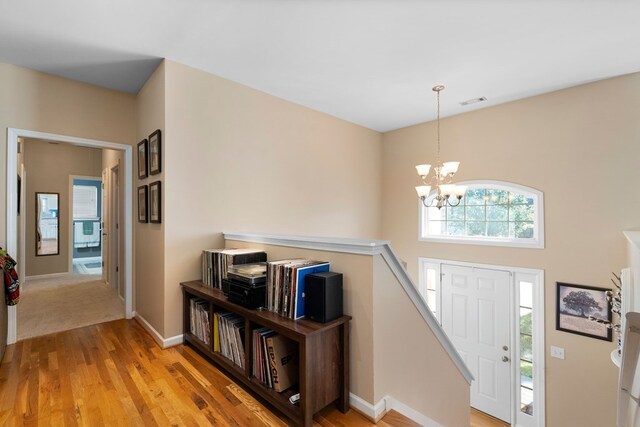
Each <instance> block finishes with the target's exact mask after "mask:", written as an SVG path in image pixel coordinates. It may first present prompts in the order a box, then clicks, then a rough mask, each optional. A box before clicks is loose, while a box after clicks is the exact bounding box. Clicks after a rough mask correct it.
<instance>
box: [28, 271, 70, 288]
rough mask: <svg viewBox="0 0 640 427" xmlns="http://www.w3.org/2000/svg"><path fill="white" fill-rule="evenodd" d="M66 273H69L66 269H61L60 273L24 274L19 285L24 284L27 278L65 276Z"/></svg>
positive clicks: (37, 278)
mask: <svg viewBox="0 0 640 427" xmlns="http://www.w3.org/2000/svg"><path fill="white" fill-rule="evenodd" d="M68 274H69V272H68V271H63V272H61V273H48V274H37V275H35V276H25V277H24V280H23V281H22V284H21V285H20V286H22V285H24V284H25V282H26V281H27V280H39V279H53V278H55V277H61V276H66V275H68Z"/></svg>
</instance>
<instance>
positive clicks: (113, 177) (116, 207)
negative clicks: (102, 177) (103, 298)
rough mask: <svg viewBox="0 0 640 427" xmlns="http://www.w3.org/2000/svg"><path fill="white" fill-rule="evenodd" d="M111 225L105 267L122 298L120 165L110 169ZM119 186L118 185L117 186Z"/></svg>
mask: <svg viewBox="0 0 640 427" xmlns="http://www.w3.org/2000/svg"><path fill="white" fill-rule="evenodd" d="M108 182H109V195H108V200H109V206H108V209H109V212H108V218H109V224H108V226H107V230H108V231H109V233H110V236H109V237H110V239H109V248H108V249H109V254H108V255H107V259H109V265H108V266H105V267H107V268H108V269H109V273H108V274H107V276H108V277H111V279H112V281H113V283H111V285H112V287H114V288H115V289H116V292H118V296H119V297H120V298H122V296H121V292H120V287H121V286H122V284H121V280H120V271H119V270H120V267H119V266H120V226H119V222H120V163H119V162H118V164H117V165H116V166H113V167H112V168H110V169H109V178H108ZM116 184H117V185H116Z"/></svg>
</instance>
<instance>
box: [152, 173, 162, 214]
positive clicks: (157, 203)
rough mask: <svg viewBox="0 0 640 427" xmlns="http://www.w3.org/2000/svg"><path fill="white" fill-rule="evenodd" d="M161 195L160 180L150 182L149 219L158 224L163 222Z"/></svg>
mask: <svg viewBox="0 0 640 427" xmlns="http://www.w3.org/2000/svg"><path fill="white" fill-rule="evenodd" d="M161 197H162V191H161V186H160V181H156V182H153V183H151V184H149V221H150V222H153V223H156V224H160V222H161V215H160V213H161V211H162V203H161Z"/></svg>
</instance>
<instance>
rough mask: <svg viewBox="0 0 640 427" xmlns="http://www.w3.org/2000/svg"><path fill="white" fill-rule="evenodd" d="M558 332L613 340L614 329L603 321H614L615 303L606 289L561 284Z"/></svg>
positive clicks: (557, 306)
mask: <svg viewBox="0 0 640 427" xmlns="http://www.w3.org/2000/svg"><path fill="white" fill-rule="evenodd" d="M556 285H557V296H556V329H557V330H558V331H564V332H570V333H572V334H578V335H583V336H585V337H591V338H596V339H599V340H605V341H611V340H612V333H611V329H609V328H607V325H606V324H603V323H598V322H596V321H594V320H591V319H589V317H591V318H592V319H599V320H602V321H606V322H611V304H609V302H608V301H607V294H606V293H607V291H608V290H609V289H606V288H596V287H593V286H582V285H572V284H569V283H561V282H557V283H556Z"/></svg>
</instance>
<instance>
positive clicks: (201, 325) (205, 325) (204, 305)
mask: <svg viewBox="0 0 640 427" xmlns="http://www.w3.org/2000/svg"><path fill="white" fill-rule="evenodd" d="M189 305H190V314H191V333H192V334H193V335H195V336H196V337H197V338H198V339H199V340H200V341H202V342H204V343H205V344H207V345H209V344H211V332H210V331H211V329H210V328H209V301H206V300H203V299H201V298H191V300H189Z"/></svg>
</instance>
